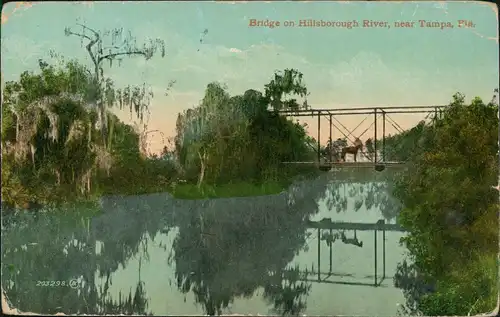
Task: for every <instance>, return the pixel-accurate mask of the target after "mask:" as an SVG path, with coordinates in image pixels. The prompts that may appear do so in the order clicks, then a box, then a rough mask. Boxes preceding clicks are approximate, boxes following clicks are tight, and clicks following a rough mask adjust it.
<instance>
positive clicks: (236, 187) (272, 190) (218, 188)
mask: <svg viewBox="0 0 500 317" xmlns="http://www.w3.org/2000/svg"><path fill="white" fill-rule="evenodd" d="M287 187H288V185H287V184H284V183H280V182H276V181H273V182H266V183H263V184H253V183H248V182H236V183H229V184H220V185H207V184H202V185H201V186H200V187H198V186H197V185H196V184H178V185H176V186H174V187H172V188H171V189H170V190H169V192H170V194H172V195H173V196H174V197H175V198H179V199H205V198H228V197H249V196H264V195H273V194H278V193H280V192H282V191H283V190H286V189H287Z"/></svg>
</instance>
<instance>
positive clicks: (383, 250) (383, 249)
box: [382, 220, 385, 280]
mask: <svg viewBox="0 0 500 317" xmlns="http://www.w3.org/2000/svg"><path fill="white" fill-rule="evenodd" d="M384 279H385V220H384V229H382V280H384Z"/></svg>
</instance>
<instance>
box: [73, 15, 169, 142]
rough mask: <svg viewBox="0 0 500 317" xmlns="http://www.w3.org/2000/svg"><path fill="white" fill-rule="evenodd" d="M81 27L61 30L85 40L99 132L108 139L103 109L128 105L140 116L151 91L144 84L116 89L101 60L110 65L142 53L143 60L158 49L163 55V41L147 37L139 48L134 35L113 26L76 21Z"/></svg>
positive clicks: (162, 55) (147, 104)
mask: <svg viewBox="0 0 500 317" xmlns="http://www.w3.org/2000/svg"><path fill="white" fill-rule="evenodd" d="M78 25H79V26H81V28H82V30H81V31H80V32H76V31H73V30H72V29H70V28H69V27H67V28H66V29H65V30H64V33H65V34H66V36H77V37H80V39H81V40H82V44H83V42H84V41H86V45H85V49H86V50H87V52H88V54H89V56H90V59H91V61H92V64H93V72H92V83H93V85H92V86H93V90H94V98H95V100H94V102H95V103H96V106H97V108H98V109H99V122H100V129H101V133H102V140H104V141H105V142H106V141H107V136H108V127H107V120H106V113H107V112H106V109H107V107H109V106H112V105H113V104H114V103H118V104H119V106H120V107H123V106H128V107H129V108H130V112H131V113H132V111H135V113H136V115H137V116H138V117H139V118H140V119H141V121H142V119H143V115H144V112H145V111H147V108H148V106H149V98H152V97H153V95H152V92H150V91H147V89H146V85H145V84H143V85H142V87H140V86H135V87H130V86H128V87H125V88H124V89H122V90H120V89H118V90H115V88H114V87H113V83H112V81H111V80H110V79H109V78H106V76H105V75H104V68H103V62H105V61H108V62H109V66H110V67H112V65H113V62H114V61H118V63H121V61H122V59H123V58H125V57H132V56H142V57H144V58H145V59H146V60H149V59H151V58H152V57H153V56H154V55H155V54H156V53H157V52H158V51H159V52H160V53H161V57H164V56H165V42H164V41H163V40H160V39H155V40H150V41H149V43H148V44H144V45H143V46H142V47H140V46H138V45H137V43H136V40H135V38H134V37H132V35H131V33H130V32H128V34H127V36H125V37H124V36H123V29H121V28H120V29H113V30H108V31H105V32H98V31H96V30H94V29H92V28H90V27H88V26H86V25H83V24H78ZM110 36H111V41H110V43H105V41H104V38H105V37H110Z"/></svg>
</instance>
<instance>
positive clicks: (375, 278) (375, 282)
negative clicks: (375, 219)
mask: <svg viewBox="0 0 500 317" xmlns="http://www.w3.org/2000/svg"><path fill="white" fill-rule="evenodd" d="M377 231H378V230H377V229H375V231H374V233H375V236H374V239H373V241H374V250H375V274H374V281H373V285H374V286H378V285H377V262H378V261H377Z"/></svg>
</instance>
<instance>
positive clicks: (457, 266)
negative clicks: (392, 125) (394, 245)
mask: <svg viewBox="0 0 500 317" xmlns="http://www.w3.org/2000/svg"><path fill="white" fill-rule="evenodd" d="M399 138H400V139H401V142H400V143H399V144H402V145H401V146H400V147H398V148H399V150H402V149H406V151H407V152H404V151H403V152H402V153H401V154H400V155H401V156H400V157H399V158H400V159H404V156H407V158H408V159H409V161H410V167H409V169H408V170H407V172H406V173H405V174H404V175H402V177H401V179H400V180H399V182H398V184H397V185H396V187H395V190H394V193H395V196H396V197H397V198H398V199H400V200H401V202H402V203H403V205H404V206H405V208H404V209H403V210H402V211H401V213H400V215H399V219H398V220H399V222H400V224H401V225H402V226H403V227H405V228H406V229H407V230H408V231H409V234H408V236H407V237H405V238H403V239H402V243H403V244H404V245H405V246H406V247H407V248H408V250H409V253H410V260H411V261H412V262H413V263H414V267H413V269H414V270H416V272H417V273H418V274H417V275H416V276H417V278H418V279H420V280H422V281H423V284H425V285H432V286H433V288H434V291H433V292H427V293H426V292H423V293H422V292H417V291H414V292H407V295H408V296H414V297H415V296H417V298H413V299H412V302H414V303H415V305H414V307H411V309H413V310H417V311H421V312H422V313H423V314H424V315H434V314H438V315H465V314H467V313H468V310H469V309H471V307H472V306H473V304H474V302H475V301H478V303H480V304H478V305H479V306H478V305H476V306H475V309H477V307H483V308H484V307H488V305H489V307H490V308H492V307H493V305H494V304H495V301H496V299H495V300H494V301H493V299H494V297H496V293H495V295H493V293H491V291H492V290H494V289H495V287H494V286H493V285H496V280H497V277H496V271H495V270H491V267H485V265H491V264H492V263H491V262H492V261H483V260H481V259H482V258H484V259H489V258H494V257H495V258H496V253H497V252H498V218H497V212H498V192H497V191H496V190H495V189H493V188H492V187H493V186H494V185H496V184H497V182H498V164H497V162H498V154H497V153H498V152H497V151H498V116H497V107H496V106H495V105H493V104H484V103H483V102H482V101H481V100H480V99H479V98H475V99H474V100H473V101H472V102H471V104H465V101H464V96H462V95H460V94H457V95H455V96H454V98H453V101H452V103H451V104H450V106H449V107H448V108H446V110H445V111H444V113H443V117H442V118H441V119H438V120H436V122H434V123H433V124H431V125H427V124H424V123H421V124H420V125H418V126H417V127H416V128H414V129H412V130H410V131H409V132H408V133H406V134H405V135H402V136H399ZM395 139H396V138H395ZM395 139H393V140H395ZM409 140H411V142H410V141H409ZM411 143H413V146H412V147H410V144H411ZM477 258H479V260H476V259H477ZM474 272H475V273H474ZM464 277H469V278H470V279H468V280H465V279H464ZM406 284H408V283H406ZM408 287H409V286H408ZM480 290H482V291H481V292H483V293H478V292H479V291H480ZM410 294H413V295H410ZM423 294H425V295H423ZM408 296H407V297H408Z"/></svg>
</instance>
